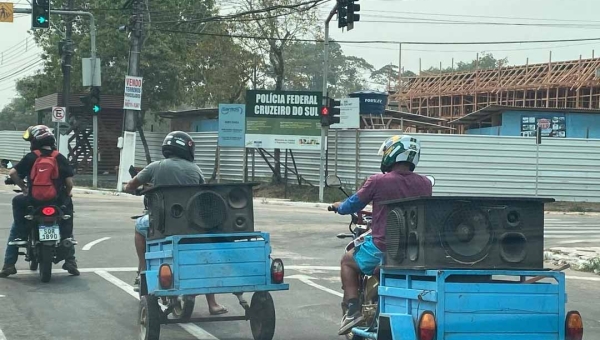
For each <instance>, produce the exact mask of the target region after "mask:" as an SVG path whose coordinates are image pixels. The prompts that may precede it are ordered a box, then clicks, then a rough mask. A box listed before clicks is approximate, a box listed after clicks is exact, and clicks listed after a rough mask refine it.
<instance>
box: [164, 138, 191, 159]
mask: <svg viewBox="0 0 600 340" xmlns="http://www.w3.org/2000/svg"><path fill="white" fill-rule="evenodd" d="M195 151H196V143H194V140H193V139H192V137H191V136H190V135H188V134H187V133H185V132H183V131H173V132H171V133H169V134H168V135H167V137H165V140H164V141H163V144H162V154H163V156H165V158H169V157H172V156H177V157H179V158H183V159H187V160H188V161H190V162H191V161H193V160H194V152H195Z"/></svg>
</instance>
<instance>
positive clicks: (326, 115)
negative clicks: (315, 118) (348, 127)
mask: <svg viewBox="0 0 600 340" xmlns="http://www.w3.org/2000/svg"><path fill="white" fill-rule="evenodd" d="M340 105H341V103H340V101H339V100H335V99H333V98H329V97H328V98H327V106H324V107H323V108H322V109H321V126H330V125H332V124H336V123H339V122H340Z"/></svg>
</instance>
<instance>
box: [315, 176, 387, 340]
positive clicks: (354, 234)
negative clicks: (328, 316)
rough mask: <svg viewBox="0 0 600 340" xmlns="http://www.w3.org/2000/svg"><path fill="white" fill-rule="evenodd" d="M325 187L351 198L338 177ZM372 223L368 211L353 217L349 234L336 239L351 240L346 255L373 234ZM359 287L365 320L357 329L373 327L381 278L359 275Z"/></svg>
mask: <svg viewBox="0 0 600 340" xmlns="http://www.w3.org/2000/svg"><path fill="white" fill-rule="evenodd" d="M325 186H327V187H330V188H338V189H340V191H342V192H343V193H344V195H346V197H350V195H348V193H346V191H345V190H344V188H342V182H341V180H340V178H339V177H337V176H327V178H326V179H325ZM327 210H328V211H334V212H337V211H336V209H335V208H334V207H333V206H331V205H330V206H328V207H327ZM371 221H372V213H371V212H370V211H368V210H364V209H363V210H361V211H360V212H359V213H357V214H352V215H351V221H350V224H349V225H348V230H349V231H350V232H349V233H340V234H338V235H337V236H336V237H337V238H339V239H344V238H351V239H352V242H350V243H348V244H347V245H346V247H345V248H344V251H345V252H346V253H348V252H350V251H352V250H353V249H354V248H356V246H358V245H359V244H361V243H362V242H363V241H364V238H365V237H366V236H368V235H370V234H371ZM358 282H359V287H358V299H359V304H360V305H361V309H362V315H363V320H362V321H361V322H360V323H359V324H358V325H356V327H367V326H368V325H371V324H372V322H373V321H374V319H375V315H376V311H377V303H378V297H379V296H378V294H377V289H378V287H379V278H378V277H377V275H365V274H363V273H359V281H358ZM341 306H342V316H343V315H346V311H347V310H348V305H347V304H346V303H344V302H342V303H341ZM345 337H346V339H348V340H351V339H353V338H354V335H353V334H352V332H350V333H347V334H346V335H345Z"/></svg>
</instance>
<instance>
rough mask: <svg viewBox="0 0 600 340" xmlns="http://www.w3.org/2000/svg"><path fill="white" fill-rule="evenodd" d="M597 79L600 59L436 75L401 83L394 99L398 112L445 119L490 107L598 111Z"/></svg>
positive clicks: (599, 93) (598, 90)
mask: <svg viewBox="0 0 600 340" xmlns="http://www.w3.org/2000/svg"><path fill="white" fill-rule="evenodd" d="M599 75H600V58H592V59H581V58H580V59H579V60H571V61H562V62H551V61H550V62H548V63H542V64H531V65H529V64H527V65H521V66H511V67H498V68H496V69H487V70H477V71H473V72H461V73H441V74H439V75H427V76H418V77H415V78H411V79H409V80H407V81H404V82H403V85H402V86H401V88H400V89H399V90H400V91H399V92H398V94H397V95H396V96H395V97H396V98H395V99H396V100H397V101H398V103H399V105H400V108H401V110H403V111H408V112H411V113H415V114H419V115H423V116H428V117H436V118H443V119H446V120H447V121H455V120H457V119H459V118H462V117H464V116H466V115H468V114H470V113H472V112H475V111H479V110H481V109H484V108H486V107H488V106H490V105H503V106H514V107H529V108H572V109H590V110H593V109H596V110H597V109H600V78H599ZM459 132H462V129H459Z"/></svg>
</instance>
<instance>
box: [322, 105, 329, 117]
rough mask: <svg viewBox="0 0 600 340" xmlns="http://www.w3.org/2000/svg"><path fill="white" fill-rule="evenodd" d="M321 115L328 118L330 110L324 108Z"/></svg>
mask: <svg viewBox="0 0 600 340" xmlns="http://www.w3.org/2000/svg"><path fill="white" fill-rule="evenodd" d="M321 114H322V115H323V116H327V115H328V114H329V109H327V106H324V107H323V108H322V109H321Z"/></svg>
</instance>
